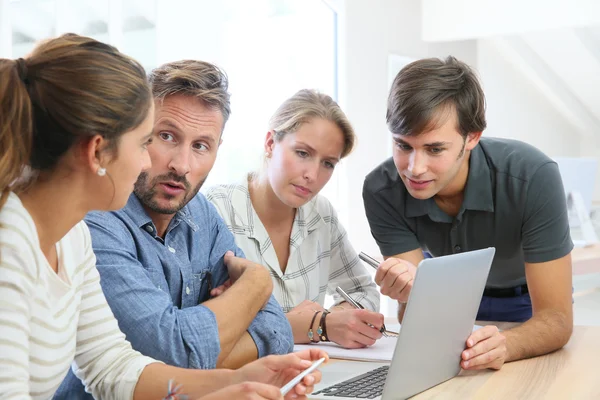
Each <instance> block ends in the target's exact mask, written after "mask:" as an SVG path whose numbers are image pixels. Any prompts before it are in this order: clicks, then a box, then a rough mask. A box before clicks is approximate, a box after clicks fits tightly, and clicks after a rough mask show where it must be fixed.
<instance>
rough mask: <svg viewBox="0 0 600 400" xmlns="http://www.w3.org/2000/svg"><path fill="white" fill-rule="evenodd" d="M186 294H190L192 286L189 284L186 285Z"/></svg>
mask: <svg viewBox="0 0 600 400" xmlns="http://www.w3.org/2000/svg"><path fill="white" fill-rule="evenodd" d="M185 294H190V287H189V286H186V287H185Z"/></svg>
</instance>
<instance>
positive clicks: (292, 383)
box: [280, 357, 325, 396]
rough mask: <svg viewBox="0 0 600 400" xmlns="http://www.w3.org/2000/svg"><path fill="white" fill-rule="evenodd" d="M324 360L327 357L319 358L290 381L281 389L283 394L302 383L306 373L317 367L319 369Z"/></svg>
mask: <svg viewBox="0 0 600 400" xmlns="http://www.w3.org/2000/svg"><path fill="white" fill-rule="evenodd" d="M323 361H325V357H323V358H319V359H318V360H317V361H315V362H314V363H312V365H311V366H310V367H308V368H306V369H305V370H304V371H302V372H301V373H300V374H299V375H297V376H296V377H295V378H294V379H292V380H291V381H289V382H288V383H287V384H286V385H285V386H284V387H282V388H281V389H280V391H281V395H282V396H285V395H286V394H287V393H288V392H289V391H290V390H292V388H293V387H294V386H296V385H297V384H298V383H300V381H301V380H302V378H304V377H305V376H306V375H308V374H310V373H311V372H313V371H314V370H315V369H317V367H318V366H319V365H321V364H323Z"/></svg>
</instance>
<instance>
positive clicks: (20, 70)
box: [15, 58, 29, 84]
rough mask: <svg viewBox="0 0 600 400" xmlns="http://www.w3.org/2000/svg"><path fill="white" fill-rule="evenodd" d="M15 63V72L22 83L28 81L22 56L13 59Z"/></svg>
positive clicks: (25, 63) (25, 64)
mask: <svg viewBox="0 0 600 400" xmlns="http://www.w3.org/2000/svg"><path fill="white" fill-rule="evenodd" d="M15 63H16V65H17V73H18V74H19V78H20V79H21V80H22V81H23V83H26V84H27V83H29V80H28V79H27V62H26V61H25V59H23V58H17V59H16V60H15Z"/></svg>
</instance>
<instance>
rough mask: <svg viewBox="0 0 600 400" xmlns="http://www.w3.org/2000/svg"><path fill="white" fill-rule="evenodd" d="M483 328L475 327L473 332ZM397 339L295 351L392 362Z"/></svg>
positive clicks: (392, 328)
mask: <svg viewBox="0 0 600 400" xmlns="http://www.w3.org/2000/svg"><path fill="white" fill-rule="evenodd" d="M385 327H386V328H387V330H389V331H393V332H399V331H400V324H389V325H388V324H386V325H385ZM480 328H482V326H479V325H475V326H474V327H473V332H474V331H476V330H477V329H480ZM396 341H397V338H396V337H382V338H381V339H379V340H378V341H377V342H375V344H374V345H373V346H371V347H365V348H362V349H345V348H343V347H341V346H339V345H337V344H335V343H333V342H326V343H321V342H319V343H315V344H297V345H295V346H294V351H302V350H304V349H310V348H314V347H315V346H319V348H320V349H323V350H325V351H326V352H327V353H329V357H331V358H339V359H342V360H357V361H380V362H381V361H392V356H393V355H394V349H395V348H396Z"/></svg>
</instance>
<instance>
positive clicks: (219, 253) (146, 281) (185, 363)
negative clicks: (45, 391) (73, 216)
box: [55, 61, 293, 399]
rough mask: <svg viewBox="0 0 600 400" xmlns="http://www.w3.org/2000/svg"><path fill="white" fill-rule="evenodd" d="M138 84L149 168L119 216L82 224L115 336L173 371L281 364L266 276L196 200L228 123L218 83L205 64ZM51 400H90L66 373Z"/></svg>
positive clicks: (282, 335)
mask: <svg viewBox="0 0 600 400" xmlns="http://www.w3.org/2000/svg"><path fill="white" fill-rule="evenodd" d="M150 80H151V83H152V85H153V92H154V96H155V99H156V101H155V104H156V113H155V118H156V120H155V126H154V136H153V142H152V144H150V145H149V146H148V149H147V150H148V153H149V154H150V158H151V161H152V167H151V168H150V169H149V170H147V171H145V172H143V173H142V174H141V175H140V177H139V178H138V181H137V182H136V185H135V190H134V194H132V195H131V197H130V198H129V201H128V203H127V205H126V206H125V208H123V209H122V210H120V211H116V212H93V213H90V214H89V215H88V216H87V217H86V219H85V220H86V222H87V224H88V226H89V228H90V232H91V234H92V245H93V248H94V252H95V254H96V257H97V267H98V270H99V272H100V276H101V284H102V289H103V291H104V294H105V296H106V298H107V300H108V302H109V304H110V307H111V309H112V311H113V313H114V314H115V316H116V318H117V320H118V321H119V326H120V328H121V330H122V331H123V332H124V333H125V334H126V336H127V339H128V340H129V341H130V342H131V344H132V345H133V347H134V348H135V349H136V350H138V351H140V352H141V353H142V354H144V355H147V356H150V357H153V358H156V359H158V360H162V361H164V362H165V363H167V364H170V365H175V366H180V367H188V368H203V369H210V368H237V367H240V366H242V365H244V364H246V363H248V362H250V361H252V360H254V359H256V358H258V357H262V356H265V355H268V354H283V353H288V352H290V351H291V350H292V349H293V337H292V332H291V329H290V326H289V323H288V321H287V319H286V317H285V315H284V314H283V312H282V310H281V307H280V306H279V304H278V303H277V302H276V301H275V299H274V298H273V297H272V296H271V291H272V283H271V278H270V276H269V273H268V271H267V269H266V268H264V267H263V266H261V265H258V264H255V263H253V262H251V261H249V260H246V259H244V258H243V257H244V255H243V253H242V251H241V250H240V249H239V248H238V247H237V246H236V245H235V242H234V237H233V235H232V234H231V233H230V232H229V230H228V229H227V226H226V225H225V223H224V222H223V220H222V219H221V217H220V216H219V215H218V213H217V212H216V210H215V209H214V208H213V206H212V205H211V204H210V203H209V202H208V201H207V200H206V199H205V198H204V196H203V195H202V194H198V191H199V189H200V187H201V186H202V184H203V183H204V181H205V179H206V177H207V176H208V173H209V171H210V169H211V168H212V166H213V165H214V161H215V158H216V154H217V149H218V147H219V145H220V143H221V133H222V131H223V127H224V125H225V122H226V121H227V118H228V116H229V112H230V106H229V94H228V93H227V86H228V84H227V77H226V76H225V74H224V73H223V72H222V71H221V70H219V69H218V68H217V67H215V66H213V65H211V64H208V63H204V62H200V61H180V62H174V63H169V64H166V65H163V66H162V67H159V68H157V69H156V70H154V71H153V72H152V74H151V76H150ZM140 151H146V149H145V144H144V143H140ZM82 368H85V367H82ZM55 398H68V399H73V398H91V396H89V395H87V394H86V393H85V392H84V389H83V386H82V384H81V383H80V382H79V380H78V379H77V378H76V377H75V376H74V374H73V373H72V372H69V375H68V376H67V378H66V379H65V381H64V382H63V384H62V385H61V388H60V389H59V391H58V392H57V394H56V396H55Z"/></svg>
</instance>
